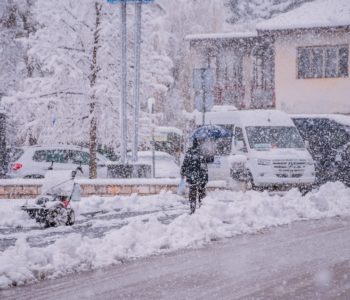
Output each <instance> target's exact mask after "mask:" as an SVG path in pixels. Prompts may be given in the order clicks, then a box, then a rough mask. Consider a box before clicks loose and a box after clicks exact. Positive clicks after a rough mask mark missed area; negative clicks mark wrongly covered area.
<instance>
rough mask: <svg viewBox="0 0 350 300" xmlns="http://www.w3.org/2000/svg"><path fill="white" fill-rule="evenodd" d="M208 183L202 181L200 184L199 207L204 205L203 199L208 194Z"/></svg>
mask: <svg viewBox="0 0 350 300" xmlns="http://www.w3.org/2000/svg"><path fill="white" fill-rule="evenodd" d="M205 186H206V183H205V182H202V183H200V184H199V186H198V204H199V207H201V205H202V199H204V197H205V196H206V190H205Z"/></svg>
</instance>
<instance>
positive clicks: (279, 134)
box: [246, 126, 305, 150]
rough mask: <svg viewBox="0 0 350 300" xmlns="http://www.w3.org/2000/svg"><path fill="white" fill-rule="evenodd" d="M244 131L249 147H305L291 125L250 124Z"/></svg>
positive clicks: (256, 148) (265, 148)
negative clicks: (268, 125)
mask: <svg viewBox="0 0 350 300" xmlns="http://www.w3.org/2000/svg"><path fill="white" fill-rule="evenodd" d="M246 132H247V137H248V142H249V146H250V148H251V149H255V150H270V149H273V148H305V146H304V141H303V140H302V138H301V136H300V134H299V132H298V130H297V129H296V128H295V127H292V126H291V127H285V126H280V127H279V126H274V127H267V126H264V127H262V126H254V127H253V126H251V127H246Z"/></svg>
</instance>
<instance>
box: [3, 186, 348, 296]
mask: <svg viewBox="0 0 350 300" xmlns="http://www.w3.org/2000/svg"><path fill="white" fill-rule="evenodd" d="M349 199H350V189H348V188H345V187H344V186H343V185H342V184H340V183H330V184H327V185H325V186H322V187H321V189H320V190H319V191H315V192H313V193H309V194H307V195H306V196H305V197H302V196H301V195H300V193H299V192H298V191H297V190H292V191H290V192H288V193H286V194H285V195H284V196H278V195H274V196H272V195H269V194H268V193H259V192H247V193H241V192H228V191H221V192H213V193H210V194H209V195H208V197H206V199H205V203H204V205H203V206H202V207H201V208H200V209H199V210H198V211H197V212H196V214H195V215H192V216H190V215H188V204H187V201H186V200H185V199H184V198H182V197H179V196H177V195H174V194H171V193H161V194H159V195H156V196H147V197H141V196H137V195H132V196H130V197H115V198H103V197H92V198H85V199H83V200H82V201H81V202H80V203H76V204H75V205H76V210H77V211H78V212H79V217H78V222H77V224H76V225H74V226H73V227H59V228H50V229H43V228H40V227H39V226H38V225H37V224H35V222H33V221H32V220H30V219H29V218H28V216H27V215H26V214H25V213H23V212H21V211H20V209H19V208H20V204H21V203H22V202H23V201H18V202H16V201H12V200H11V201H2V202H0V289H1V288H3V289H6V288H8V287H10V286H15V285H25V284H28V283H33V282H37V281H41V280H47V279H48V278H60V277H62V276H71V275H69V274H70V273H76V272H81V271H91V270H94V269H97V271H96V272H95V273H92V274H91V275H86V274H84V273H82V274H81V275H78V277H77V278H80V276H82V278H85V277H86V276H87V277H86V280H87V281H88V282H89V280H90V279H89V278H90V277H89V276H93V277H94V276H99V275H98V274H104V275H101V276H102V277H104V276H107V277H108V276H109V275H108V274H109V273H108V272H112V274H113V275H111V276H112V277H115V276H117V275H116V274H118V273H119V272H123V273H124V272H125V275H122V278H119V277H118V276H119V275H118V276H117V279H116V280H117V281H118V285H117V286H119V287H120V289H126V292H125V293H126V294H125V297H127V295H128V293H130V295H131V296H132V295H136V296H135V297H136V298H137V293H138V291H139V290H140V291H142V290H143V288H141V286H142V284H143V285H145V286H147V285H148V280H146V279H145V278H147V276H148V275H147V272H148V271H149V270H150V275H149V276H150V278H151V279H152V278H155V279H156V278H158V277H159V276H161V275H159V274H158V273H157V272H158V271H157V270H156V269H157V266H158V265H161V264H162V262H163V260H165V262H166V260H168V259H169V260H170V262H171V260H172V259H174V260H176V259H178V261H179V263H176V262H175V261H174V262H173V265H174V266H173V267H169V271H168V270H167V269H168V267H164V268H163V267H162V268H163V269H164V270H163V271H161V273H160V274H163V273H164V274H165V275H166V276H170V275H171V274H173V275H172V276H174V277H173V280H170V281H169V282H168V281H167V279H166V278H164V279H163V278H162V279H161V281H162V282H163V283H162V284H161V286H160V290H159V292H161V291H162V290H163V289H165V290H166V289H168V288H169V289H170V290H171V289H172V288H171V287H172V285H174V286H175V287H176V288H175V290H178V289H179V288H180V286H179V285H184V290H187V287H188V291H187V292H188V293H190V292H189V290H192V289H194V290H196V286H197V285H199V286H201V284H202V281H203V282H205V285H207V286H208V287H209V290H208V293H209V294H208V297H207V296H206V295H204V296H203V297H207V298H211V297H212V296H213V295H214V294H215V293H218V294H220V293H222V292H221V290H223V291H225V290H226V292H225V293H226V294H227V295H230V294H229V293H228V291H227V289H232V288H233V289H234V290H235V291H236V292H237V291H238V290H239V289H240V287H241V286H243V287H244V286H245V284H250V285H252V284H253V283H254V282H255V281H257V282H258V281H261V280H265V279H266V280H268V278H270V277H269V276H275V275H273V274H274V272H275V270H276V274H279V275H278V276H277V275H276V277H275V279H274V277H271V278H272V279H273V280H272V279H271V278H270V279H271V280H272V281H271V280H270V281H269V280H268V282H265V281H263V282H261V283H259V285H258V286H255V283H254V286H255V287H256V289H257V291H258V293H260V292H261V287H262V286H265V285H269V284H270V283H271V282H274V281H276V280H277V279H279V276H282V277H283V278H284V280H285V282H286V283H288V281H289V280H292V279H293V278H294V277H293V278H292V277H291V278H292V279H289V276H294V275H295V276H296V277H295V278H294V279H293V280H296V281H298V280H299V279H298V278H299V277H300V276H304V277H305V276H306V277H307V276H308V275H307V272H313V273H312V274H311V273H310V274H311V275H310V276H311V277H312V276H314V277H315V276H316V277H315V278H313V279H312V280H314V281H315V280H316V281H315V282H316V283H317V284H319V283H321V285H322V284H323V282H324V281H329V278H335V277H333V276H332V274H333V273H332V272H333V271H328V269H327V270H326V271H324V270H323V269H322V268H323V267H324V266H323V265H324V264H325V263H326V262H330V263H331V264H333V263H334V264H333V265H330V267H331V268H332V266H334V265H335V264H338V263H339V264H340V265H339V266H340V267H341V268H343V267H344V266H347V264H346V263H343V262H346V261H347V260H348V259H349V258H350V257H348V256H347V253H350V251H348V250H349V247H348V242H347V236H348V235H349V228H348V227H349V226H348V217H349V216H350V201H349ZM334 217H336V218H334ZM318 219H321V220H319V221H315V220H318ZM312 220H313V221H312ZM301 221H302V222H301ZM286 225H287V226H289V227H288V228H281V227H280V226H286ZM272 228H275V229H272ZM227 238H233V239H229V240H227ZM349 243H350V242H349ZM213 244H215V245H213ZM189 249H192V251H188V250H189ZM196 249H197V250H196ZM225 249H226V250H225ZM179 251H185V252H183V253H182V252H179ZM225 251H226V252H227V253H226V254H225ZM172 253H176V254H172ZM191 253H192V254H191ZM317 253H318V254H317ZM316 254H317V255H316ZM163 255H165V256H163ZM196 255H197V256H204V257H203V258H201V257H198V260H196V259H189V260H190V261H193V262H189V264H187V263H186V261H187V260H188V259H186V256H188V257H192V256H193V257H195V256H196ZM230 255H232V258H231V259H230V258H229V257H230ZM154 256H156V257H154ZM183 256H184V257H185V258H182V257H183ZM176 257H177V258H176ZM152 261H154V264H153V265H152V264H150V265H149V267H147V266H148V263H149V262H152ZM196 261H197V262H196ZM225 261H230V263H228V265H227V268H226V263H225ZM170 262H169V263H170ZM319 263H321V265H319ZM138 264H139V265H140V266H138ZM166 264H168V263H166ZM170 264H171V263H170ZM177 265H178V266H177ZM182 265H183V266H182ZM230 265H231V266H230ZM111 266H114V267H113V268H112V269H108V270H107V271H101V270H102V269H103V268H110V267H111ZM143 267H144V268H145V269H144V270H143V269H142V268H143ZM314 267H316V269H315V270H314V269H313V268H314ZM128 268H131V269H130V270H129V269H128ZM171 268H175V269H174V270H173V271H171ZM176 268H180V269H178V271H177V269H176ZM181 268H185V269H181ZM186 268H187V269H188V272H189V273H188V275H186V274H187V273H186ZM303 268H306V269H305V272H306V273H305V272H304V271H303V270H304V269H303ZM133 269H135V270H136V269H137V270H136V271H132V270H133ZM152 269H154V270H153V271H151V270H152ZM124 270H125V271H124ZM201 270H202V271H201ZM230 270H231V271H230ZM129 271H130V272H131V274H130V276H129V275H128V272H129ZM282 271H283V272H285V274H284V275H283V272H282ZM101 272H102V273H101ZM113 272H114V273H113ZM132 272H134V273H132ZM135 272H136V273H135ZM138 272H140V273H145V274H143V275H142V276H146V277H142V276H141V277H139V276H136V275H135V274H137V273H138ZM162 272H163V273H162ZM167 272H170V273H169V274H168V273H167ZM281 272H282V273H281ZM300 272H301V273H302V274H303V275H300V274H301V273H300ZM315 272H316V273H315ZM336 272H337V271H334V274H336ZM231 273H232V274H231ZM96 274H97V275H96ZM132 274H134V275H133V276H132ZM152 274H153V275H152ZM293 274H294V275H293ZM128 276H129V277H128ZM225 276H229V278H231V277H230V276H232V280H231V279H230V280H229V281H227V283H225V280H224V278H226V277H225ZM132 277H135V280H136V282H135V283H133V282H134V280H133V279H132ZM311 277H310V278H311ZM318 277H319V278H318ZM69 278H70V277H67V279H64V278H63V279H62V278H61V279H57V282H58V283H59V282H62V283H67V280H68V281H69V280H70V279H69ZM124 278H125V279H124ZM127 278H129V280H130V282H129V283H128V281H127ZM138 278H139V280H141V282H138V281H137V280H138ZM170 278H172V277H171V276H170ZM174 278H175V279H176V278H177V279H176V280H175V279H174ZM184 278H185V279H186V280H183V279H184ZM210 278H212V279H213V280H214V279H215V280H219V281H220V280H222V284H223V286H221V287H220V282H219V283H217V284H214V285H213V286H212V288H210V285H211V281H212V280H210ZM220 278H221V279H220ZM151 279H150V282H149V284H150V287H149V288H150V290H154V285H156V283H153V284H152V280H151ZM91 280H92V279H91ZM101 280H102V279H101ZM145 280H146V281H145ZM74 281H75V279H74ZM77 281H79V280H78V279H77ZM111 281H112V279H111ZM143 281H145V282H143ZM231 281H232V282H233V283H230V282H231ZM241 281H242V284H240V282H241ZM47 282H50V281H44V283H43V285H42V286H44V285H45V284H46V283H47ZM55 282H56V281H55ZM142 282H143V283H142ZM177 282H179V283H177ZM186 282H188V283H187V284H186ZM90 283H91V282H90ZM141 283H142V284H141ZM48 284H50V285H52V284H53V285H55V283H52V282H50V283H48ZM82 284H83V283H82ZM109 284H110V282H109ZM139 284H141V286H138V285H139ZM40 285H41V283H40ZM90 285H91V284H90ZM129 285H131V286H134V285H135V286H134V290H128V289H129V288H128V286H129ZM225 285H228V287H227V289H225ZM216 286H217V287H220V288H218V290H215V288H216ZM151 287H152V288H151ZM190 287H191V289H190ZM28 289H31V288H30V287H28ZM108 289H109V288H108V283H106V290H105V292H106V293H109V290H108ZM24 290H25V289H23V291H24ZM82 290H83V289H81V291H82ZM210 290H211V291H210ZM15 291H22V289H17V288H12V289H11V290H8V291H2V292H1V294H0V296H1V295H10V294H11V293H13V292H14V293H16V292H15ZM78 291H79V288H78ZM94 291H95V287H94V288H93V289H92V292H94ZM96 291H97V290H96ZM98 291H99V289H98ZM156 291H157V289H156ZM252 291H254V288H253V287H250V289H249V292H252ZM87 292H90V291H89V290H88V291H87ZM114 292H115V291H111V293H114ZM148 292H149V291H148V290H147V288H146V290H145V291H144V293H148ZM187 292H186V293H187ZM244 292H247V290H246V289H244ZM273 292H275V291H274V290H273ZM135 293H136V294H135ZM213 293H214V294H213ZM226 294H225V295H226ZM140 295H141V294H140ZM154 295H155V297H156V295H157V294H154ZM158 295H160V294H158ZM179 295H180V294H179ZM220 295H221V296H222V297H224V294H220ZM237 295H239V294H237ZM173 296H174V297H175V296H176V297H177V296H178V294H174V295H173ZM183 296H186V297H187V294H184V295H183ZM189 296H191V294H189ZM101 297H102V296H101ZM0 298H1V297H0ZM24 298H26V297H24ZM102 298H103V297H102ZM112 298H114V297H112ZM131 298H132V297H131ZM156 298H157V297H156ZM179 298H181V297H180V296H179Z"/></svg>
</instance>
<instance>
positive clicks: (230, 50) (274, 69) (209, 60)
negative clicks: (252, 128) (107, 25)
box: [187, 0, 350, 113]
mask: <svg viewBox="0 0 350 300" xmlns="http://www.w3.org/2000/svg"><path fill="white" fill-rule="evenodd" d="M187 39H188V40H189V41H190V47H191V51H192V53H193V55H194V59H193V68H194V69H195V68H208V67H209V68H211V69H213V70H214V73H215V79H216V80H215V85H214V88H213V95H214V102H215V104H217V105H220V104H226V105H227V104H230V105H235V106H236V107H237V108H271V107H275V108H277V109H281V110H284V111H286V112H289V113H350V96H349V95H350V78H349V44H350V1H349V0H316V1H313V2H308V3H305V4H304V5H302V6H300V7H299V8H297V9H295V10H292V11H290V12H287V13H283V14H280V15H278V16H277V17H275V18H272V19H270V20H267V21H264V22H261V23H258V24H257V26H256V31H254V32H249V33H228V34H204V35H190V36H188V37H187ZM193 93H194V95H193V96H195V94H196V93H198V91H194V92H193Z"/></svg>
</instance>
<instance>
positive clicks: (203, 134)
mask: <svg viewBox="0 0 350 300" xmlns="http://www.w3.org/2000/svg"><path fill="white" fill-rule="evenodd" d="M191 137H192V139H197V140H205V139H219V138H231V137H232V131H231V130H229V129H226V128H224V127H221V126H218V125H204V126H201V127H199V128H197V129H196V130H195V131H193V133H192V136H191Z"/></svg>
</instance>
